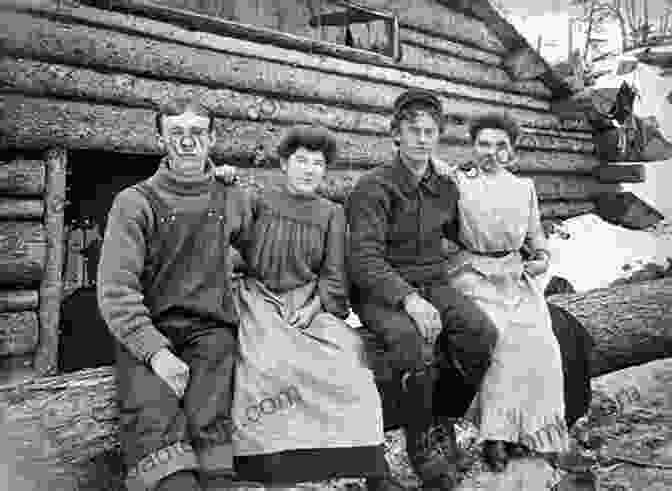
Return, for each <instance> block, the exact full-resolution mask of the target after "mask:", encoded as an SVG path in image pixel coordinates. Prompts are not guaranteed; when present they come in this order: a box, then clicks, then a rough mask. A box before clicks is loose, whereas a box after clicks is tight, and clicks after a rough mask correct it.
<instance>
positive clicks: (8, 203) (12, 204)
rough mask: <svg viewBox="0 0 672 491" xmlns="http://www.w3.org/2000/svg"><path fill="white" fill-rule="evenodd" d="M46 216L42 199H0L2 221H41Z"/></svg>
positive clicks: (0, 217)
mask: <svg viewBox="0 0 672 491" xmlns="http://www.w3.org/2000/svg"><path fill="white" fill-rule="evenodd" d="M43 214H44V201H42V200H41V199H15V198H4V197H0V219H2V220H26V219H27V220H40V219H41V218H42V215H43Z"/></svg>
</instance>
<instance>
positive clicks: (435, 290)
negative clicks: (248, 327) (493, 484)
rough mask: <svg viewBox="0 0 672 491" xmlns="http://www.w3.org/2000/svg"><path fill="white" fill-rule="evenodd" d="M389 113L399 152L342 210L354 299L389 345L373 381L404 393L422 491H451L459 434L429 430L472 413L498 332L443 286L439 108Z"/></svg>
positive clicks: (445, 222) (452, 228)
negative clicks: (385, 377) (380, 379)
mask: <svg viewBox="0 0 672 491" xmlns="http://www.w3.org/2000/svg"><path fill="white" fill-rule="evenodd" d="M394 109H395V111H394V116H393V120H392V134H393V137H394V138H395V140H396V143H397V146H398V149H399V152H398V154H397V155H396V156H395V158H394V159H393V160H392V161H391V162H389V163H388V164H385V165H382V166H380V167H378V168H376V169H375V170H373V171H372V172H370V173H369V174H367V175H366V176H364V177H362V178H361V179H360V180H359V182H358V183H357V185H356V186H355V189H354V190H353V192H352V193H351V194H350V196H349V199H348V202H347V206H346V210H347V216H348V221H349V225H350V253H349V257H348V259H349V266H348V268H349V274H350V279H351V282H352V285H353V288H352V295H351V298H352V304H353V309H354V310H355V312H356V313H357V314H358V315H359V317H360V319H361V320H362V322H363V323H364V325H365V326H366V327H367V328H368V329H370V330H372V331H373V332H375V333H376V334H377V335H378V337H379V338H381V339H382V340H383V341H384V343H385V345H386V350H387V351H386V353H385V354H384V356H382V357H381V358H380V359H379V360H378V362H380V363H382V364H384V365H385V366H384V367H383V366H380V367H374V371H375V372H376V373H387V374H392V378H393V379H394V380H397V381H399V382H400V384H401V386H402V389H401V399H402V400H401V401H400V406H401V410H402V413H403V423H402V424H403V425H404V427H405V431H406V439H407V450H408V454H409V457H410V459H411V463H412V465H413V467H414V469H415V471H416V473H417V474H418V476H419V477H420V479H422V481H423V485H424V488H425V489H440V490H448V489H453V487H454V486H455V484H456V483H455V480H456V460H457V449H456V444H455V434H454V430H453V425H452V424H451V422H450V421H449V422H448V424H447V425H444V426H445V428H446V429H447V430H448V432H447V435H446V434H445V432H441V433H442V434H443V436H447V439H446V440H444V442H443V445H441V446H439V445H436V443H437V442H436V441H434V440H435V439H434V435H437V434H439V432H437V431H435V428H434V424H435V423H436V421H437V415H441V416H445V417H457V416H462V415H463V414H464V412H465V411H466V410H467V409H468V407H469V405H470V403H471V401H472V399H473V397H474V396H475V394H476V391H477V390H478V386H479V383H480V381H481V379H482V378H483V376H484V374H485V371H486V370H487V368H488V365H489V362H490V353H491V352H492V350H493V348H494V346H495V343H496V339H497V331H496V328H495V326H494V324H493V323H492V322H491V320H490V319H489V318H488V317H487V316H486V315H485V314H484V313H483V312H481V310H479V309H478V308H477V306H476V305H475V304H474V303H473V301H471V300H470V299H468V298H466V297H465V296H464V295H462V294H461V293H460V292H458V291H457V290H455V289H454V288H453V287H452V286H450V283H449V280H448V272H449V270H450V264H449V262H448V259H447V258H446V254H445V251H444V245H443V243H444V240H443V239H444V238H448V239H456V234H457V229H456V224H457V201H458V190H457V187H456V185H455V183H454V182H453V181H452V180H451V179H449V178H444V177H440V175H439V174H438V173H437V172H436V169H435V166H436V165H437V161H436V160H435V159H433V158H432V153H433V152H434V151H435V149H436V146H437V144H438V140H439V136H440V133H441V130H442V128H443V117H442V108H441V103H440V101H439V99H438V98H437V97H436V96H435V95H434V94H433V93H431V92H428V91H422V90H413V91H409V92H406V93H404V94H402V95H401V96H400V97H399V98H398V99H397V101H396V102H395V107H394ZM443 165H445V164H443ZM439 374H440V375H441V376H440V377H439ZM437 381H438V385H437ZM439 403H440V404H439ZM439 406H442V407H439ZM439 449H440V450H441V451H437V450H439Z"/></svg>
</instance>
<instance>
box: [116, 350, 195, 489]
mask: <svg viewBox="0 0 672 491" xmlns="http://www.w3.org/2000/svg"><path fill="white" fill-rule="evenodd" d="M117 397H118V400H119V417H120V433H119V438H120V441H121V446H122V450H123V454H124V461H125V464H126V467H127V471H128V474H127V479H126V486H127V488H128V490H129V491H136V490H137V491H145V490H147V489H154V488H155V486H156V485H157V483H158V482H159V481H161V480H162V479H165V478H166V477H168V476H170V475H172V474H174V473H177V472H180V471H187V470H193V469H196V468H197V467H198V461H197V459H196V455H195V453H194V450H193V447H192V446H191V444H190V443H189V441H188V434H187V421H186V417H185V414H184V411H183V410H182V409H181V407H180V401H179V399H178V398H177V396H176V395H175V393H174V392H173V391H172V389H171V388H170V387H169V386H168V385H167V384H166V383H165V382H163V381H162V380H161V379H160V378H159V377H158V376H157V375H156V374H155V373H154V372H153V371H152V370H151V368H149V367H148V366H147V365H145V364H144V363H142V362H141V361H140V360H138V359H137V358H135V357H134V356H133V355H131V354H130V353H129V352H128V350H126V348H124V347H123V346H121V345H118V346H117Z"/></svg>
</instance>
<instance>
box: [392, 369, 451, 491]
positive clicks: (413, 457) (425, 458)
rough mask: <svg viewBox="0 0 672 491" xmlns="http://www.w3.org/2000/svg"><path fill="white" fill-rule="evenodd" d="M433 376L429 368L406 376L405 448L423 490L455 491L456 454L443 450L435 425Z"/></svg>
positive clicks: (438, 431)
mask: <svg viewBox="0 0 672 491" xmlns="http://www.w3.org/2000/svg"><path fill="white" fill-rule="evenodd" d="M432 375H433V374H432V371H431V369H429V368H428V369H426V370H421V371H416V372H415V373H412V374H407V375H406V376H405V377H404V384H403V386H404V390H405V394H404V406H405V407H406V409H405V413H406V414H405V420H406V422H407V424H406V426H405V432H406V451H407V452H408V457H409V460H410V461H411V465H412V466H413V470H414V471H415V473H416V474H417V476H418V477H419V478H420V479H421V480H422V487H423V489H426V490H430V489H431V490H437V491H438V490H441V491H452V490H453V489H454V488H455V487H456V485H457V462H456V456H455V455H446V453H445V452H444V451H443V449H442V446H441V445H440V443H441V442H440V438H439V436H440V430H439V429H438V428H436V427H435V426H434V425H433V414H432V395H433V390H434V377H433V376H432Z"/></svg>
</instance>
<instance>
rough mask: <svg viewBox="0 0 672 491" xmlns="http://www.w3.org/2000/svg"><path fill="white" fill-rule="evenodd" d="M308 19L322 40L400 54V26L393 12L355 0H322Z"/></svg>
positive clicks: (395, 56) (384, 52)
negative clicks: (376, 8)
mask: <svg viewBox="0 0 672 491" xmlns="http://www.w3.org/2000/svg"><path fill="white" fill-rule="evenodd" d="M313 3H317V4H318V8H314V9H313V10H315V13H313V15H311V17H310V20H309V21H308V24H309V26H310V27H311V29H312V30H313V36H312V37H314V38H316V39H317V40H319V41H327V42H331V43H337V44H342V45H344V46H348V47H350V48H356V49H363V50H367V51H373V52H375V53H379V54H382V55H385V56H388V57H390V58H394V59H398V57H399V25H398V20H397V17H396V16H395V15H393V14H389V13H386V12H381V11H378V10H373V9H370V8H368V7H364V6H361V5H359V4H356V3H355V2H350V1H344V0H322V1H317V2H313Z"/></svg>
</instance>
